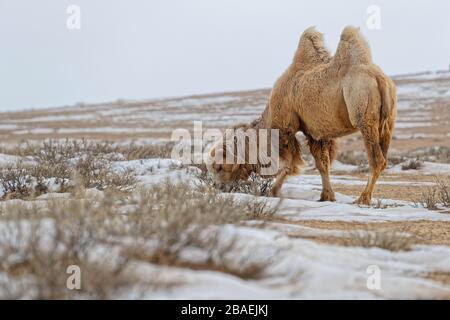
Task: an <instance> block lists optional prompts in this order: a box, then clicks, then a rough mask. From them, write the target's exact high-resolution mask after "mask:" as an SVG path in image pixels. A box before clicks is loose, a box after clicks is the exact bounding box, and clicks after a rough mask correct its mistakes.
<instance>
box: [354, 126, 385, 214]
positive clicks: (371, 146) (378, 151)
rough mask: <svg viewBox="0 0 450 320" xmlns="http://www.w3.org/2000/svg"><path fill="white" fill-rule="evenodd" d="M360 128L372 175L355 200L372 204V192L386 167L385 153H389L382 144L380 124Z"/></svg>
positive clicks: (359, 202)
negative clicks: (383, 148)
mask: <svg viewBox="0 0 450 320" xmlns="http://www.w3.org/2000/svg"><path fill="white" fill-rule="evenodd" d="M360 130H361V133H362V136H363V139H364V145H365V147H366V150H367V157H368V160H369V167H370V175H369V179H368V181H367V185H366V188H365V189H364V191H363V193H362V194H361V196H360V197H359V198H358V200H356V201H355V203H357V204H363V205H370V203H371V200H372V194H373V191H374V189H375V184H376V182H377V180H378V177H379V176H380V174H381V172H382V171H383V170H384V168H386V164H387V161H386V158H385V155H384V154H386V153H387V148H386V149H385V150H382V148H381V146H380V137H379V130H378V125H373V126H364V127H362V128H360ZM387 147H388V146H387Z"/></svg>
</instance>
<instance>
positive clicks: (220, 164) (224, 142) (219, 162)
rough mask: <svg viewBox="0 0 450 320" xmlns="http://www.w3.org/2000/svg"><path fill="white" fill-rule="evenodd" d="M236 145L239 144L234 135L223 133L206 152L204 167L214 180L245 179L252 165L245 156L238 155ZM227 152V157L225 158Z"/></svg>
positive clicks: (225, 182)
mask: <svg viewBox="0 0 450 320" xmlns="http://www.w3.org/2000/svg"><path fill="white" fill-rule="evenodd" d="M238 147H239V144H238V142H237V140H236V139H235V137H234V136H232V135H231V134H225V137H224V138H220V139H219V140H217V141H216V142H215V143H214V145H213V146H212V147H211V149H210V150H209V152H208V153H207V154H206V159H205V160H206V161H205V162H206V168H207V169H208V172H209V173H210V174H211V175H212V176H213V177H214V179H215V181H216V182H218V183H220V184H228V183H231V182H235V181H239V180H247V179H248V177H249V176H250V174H251V173H252V171H253V170H252V167H253V166H252V165H250V164H248V163H247V162H246V161H245V159H244V158H245V156H244V158H242V157H239V155H238V152H236V150H237V149H238ZM244 148H245V146H244ZM227 154H228V158H229V159H227ZM238 159H239V161H238Z"/></svg>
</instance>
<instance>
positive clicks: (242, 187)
mask: <svg viewBox="0 0 450 320" xmlns="http://www.w3.org/2000/svg"><path fill="white" fill-rule="evenodd" d="M196 167H197V168H199V169H200V173H199V174H198V175H197V177H198V178H199V179H200V181H201V184H202V185H206V186H208V187H210V188H214V189H217V190H219V191H221V192H228V193H246V194H251V195H255V196H263V197H266V196H268V195H269V192H270V190H271V189H272V187H273V184H274V179H273V178H264V177H261V176H260V175H258V174H256V173H251V174H250V177H249V178H248V179H247V180H239V181H234V182H230V183H227V184H224V183H217V182H216V181H215V180H214V178H213V177H212V176H211V175H210V174H209V173H208V171H207V170H206V166H204V165H197V166H196Z"/></svg>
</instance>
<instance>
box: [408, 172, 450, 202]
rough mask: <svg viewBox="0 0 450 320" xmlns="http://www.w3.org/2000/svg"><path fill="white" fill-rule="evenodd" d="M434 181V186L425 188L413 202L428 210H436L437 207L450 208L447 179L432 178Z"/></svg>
mask: <svg viewBox="0 0 450 320" xmlns="http://www.w3.org/2000/svg"><path fill="white" fill-rule="evenodd" d="M434 180H435V186H433V187H428V188H426V189H425V190H424V191H422V193H421V194H420V196H419V198H418V199H415V200H413V202H414V203H415V204H416V205H420V206H422V207H424V208H427V209H429V210H437V209H438V208H439V206H441V207H445V208H448V207H450V182H449V179H448V178H440V177H434Z"/></svg>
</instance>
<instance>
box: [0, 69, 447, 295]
mask: <svg viewBox="0 0 450 320" xmlns="http://www.w3.org/2000/svg"><path fill="white" fill-rule="evenodd" d="M395 81H396V83H397V86H398V96H399V116H398V122H397V129H396V132H395V140H394V141H393V151H398V150H403V152H404V153H403V154H407V155H409V154H410V155H411V156H410V157H409V158H408V159H407V160H405V161H403V160H402V161H403V162H401V163H399V164H396V165H392V166H390V167H389V168H388V169H386V171H385V173H384V175H383V176H382V177H381V179H380V181H379V182H378V184H377V185H378V189H379V190H384V191H383V199H381V198H378V199H377V197H375V199H374V200H373V206H372V207H364V206H357V205H354V204H353V201H354V200H355V199H356V196H357V193H359V192H361V191H362V190H363V188H364V186H365V184H366V175H367V174H366V173H362V172H361V170H360V169H361V167H360V166H357V165H354V164H348V163H343V162H340V161H335V162H334V163H333V175H332V177H331V183H332V185H333V186H336V189H337V190H340V191H339V192H336V198H337V201H336V202H333V203H332V202H319V201H318V199H319V197H320V192H321V179H320V176H319V175H318V173H317V171H315V170H314V169H313V166H312V165H311V163H310V164H309V165H308V166H307V167H306V168H305V170H304V173H303V174H301V175H299V176H296V177H290V178H289V179H288V181H287V182H286V183H285V185H284V186H283V189H282V190H281V197H280V198H265V197H258V201H264V202H266V203H267V205H269V206H270V207H272V208H276V213H275V214H274V215H273V216H271V217H270V219H266V220H264V219H255V220H250V221H245V222H242V223H234V224H231V223H230V224H225V225H215V226H210V227H209V228H208V230H209V231H210V232H213V233H214V234H215V235H216V236H217V239H218V240H219V241H218V243H219V245H223V246H224V247H225V249H226V244H227V243H228V242H229V239H233V241H236V244H235V247H234V249H233V250H229V251H227V252H226V254H225V255H224V257H223V259H225V260H226V262H227V264H229V265H234V266H237V267H239V266H245V265H262V266H263V269H262V271H261V274H260V275H259V276H258V277H256V278H252V277H242V276H239V275H236V274H231V273H227V272H223V271H221V270H217V269H215V270H212V269H209V270H208V269H207V268H197V269H196V268H190V267H189V266H177V265H172V266H167V265H164V264H158V263H149V262H145V261H140V260H139V261H134V262H133V275H134V276H136V277H138V278H140V279H142V281H144V280H146V279H149V278H152V277H154V275H155V274H157V275H158V281H159V282H161V283H171V284H172V285H161V286H159V287H156V288H152V289H151V290H146V291H145V292H144V294H143V295H142V293H141V292H139V293H138V292H137V290H135V288H129V290H126V291H125V292H122V293H121V295H119V297H123V298H134V297H143V298H149V299H166V298H167V299H191V298H192V299H213V298H217V299H315V298H321V299H324V298H331V299H337V298H344V299H366V298H367V299H400V298H406V299H421V298H423V299H428V298H438V299H450V285H449V283H450V281H449V279H450V213H449V211H448V208H444V207H442V206H438V208H437V210H428V209H426V208H425V207H424V206H423V205H421V204H418V203H415V202H414V201H412V199H411V198H413V196H414V197H415V196H417V195H420V193H421V192H423V191H425V190H427V189H428V188H433V187H434V186H436V182H435V180H434V176H437V177H440V178H447V179H448V178H450V164H449V163H448V162H447V163H446V162H445V161H442V159H437V158H438V156H437V155H436V154H434V153H433V155H432V156H433V157H435V158H436V159H437V160H439V161H436V162H432V161H433V160H431V161H428V160H429V159H427V160H426V161H423V163H422V166H420V167H419V168H417V169H411V170H405V169H404V168H403V166H404V165H405V164H407V162H408V161H409V160H410V159H414V158H415V157H416V153H414V152H415V150H416V149H417V148H425V147H427V148H428V147H431V146H443V147H450V142H449V135H450V131H449V129H448V128H449V124H450V112H449V106H450V103H449V101H450V74H449V73H448V72H441V73H426V74H420V75H405V76H399V77H395ZM267 95H268V90H255V91H249V92H241V93H223V94H214V95H206V96H192V97H184V98H171V99H158V100H151V101H117V102H116V103H111V104H100V105H76V106H72V107H61V108H55V109H48V110H37V111H27V112H22V113H4V114H1V115H0V142H1V143H2V145H1V147H2V149H1V150H0V167H3V168H4V167H6V166H8V165H14V164H15V163H17V161H19V160H22V161H23V163H25V164H27V165H31V166H36V165H37V163H36V162H33V160H32V159H31V158H30V157H29V156H26V157H20V156H18V155H13V154H7V149H8V147H11V146H14V145H16V144H17V143H18V142H19V141H21V140H22V139H27V140H36V141H40V140H42V139H43V138H49V137H50V138H56V139H64V138H66V137H69V138H76V139H79V138H82V137H88V138H92V139H108V140H113V141H116V142H117V143H118V145H121V146H127V145H130V144H131V142H133V143H134V144H137V145H142V146H145V145H148V144H149V143H154V142H157V141H162V140H167V139H169V138H170V133H171V131H172V130H173V129H175V128H187V129H190V130H191V129H192V126H193V123H192V121H194V120H202V121H203V122H204V126H205V128H208V127H211V128H213V127H218V128H221V129H222V128H225V127H227V126H230V125H233V124H236V123H239V122H247V121H250V120H252V119H253V118H254V117H255V116H257V115H258V114H259V113H260V112H261V111H262V110H263V109H264V106H265V103H266V100H267ZM342 145H343V149H344V150H350V151H351V150H356V151H359V150H362V149H361V148H362V147H361V141H360V140H359V139H357V138H356V137H355V136H352V137H349V138H345V139H343V141H342ZM117 160H120V161H117ZM111 170H113V171H115V172H123V171H126V170H132V171H133V172H134V173H135V174H136V175H137V181H138V188H140V187H142V188H144V189H148V188H150V187H151V186H153V185H155V184H158V183H160V182H161V181H164V180H165V179H170V180H171V181H172V182H174V183H178V182H185V183H189V184H192V186H193V187H194V186H195V185H196V184H198V183H199V180H198V179H199V178H198V174H199V169H198V168H196V167H189V166H184V165H182V164H181V163H179V162H177V161H173V160H171V159H165V158H156V159H155V158H152V159H147V158H143V159H135V160H126V159H125V158H124V157H120V155H119V156H117V157H116V158H115V159H114V161H112V167H111ZM1 182H2V181H0V183H1ZM44 182H45V183H47V184H48V186H49V188H48V190H47V192H45V193H43V194H40V195H39V196H37V197H36V198H34V199H32V198H24V199H8V198H3V200H2V201H0V215H1V213H5V212H6V211H5V210H8V208H9V206H11V205H15V204H22V205H23V204H25V205H27V206H29V207H31V206H34V205H36V206H38V207H41V206H42V207H43V206H45V205H47V204H48V203H49V202H51V201H54V200H55V199H56V200H58V201H66V200H69V199H73V198H74V195H73V194H72V193H71V192H70V191H67V190H62V183H61V181H57V180H56V179H52V178H49V179H46V180H45V181H44ZM1 188H2V187H1V184H0V197H3V196H4V192H3V190H1ZM341 190H342V191H341ZM355 190H356V191H355ZM105 194H106V193H105V192H104V191H101V190H98V189H95V188H94V187H92V188H88V190H86V193H85V197H86V198H92V199H96V198H97V197H105ZM133 195H135V192H133ZM223 196H224V197H232V198H233V199H235V200H237V201H247V200H249V199H254V198H255V196H253V195H249V194H243V193H224V194H223ZM118 208H120V205H118ZM120 209H121V210H120V211H121V212H122V213H126V211H127V210H126V209H127V207H126V206H124V207H123V208H120ZM6 213H7V212H6ZM422 225H426V226H427V228H429V229H426V230H425V231H424V229H423V228H422V227H421V226H422ZM415 226H418V227H417V229H415V228H416V227H415ZM5 228H6V227H5V224H4V223H3V222H0V241H2V238H1V237H2V234H3V233H2V232H3V231H4V229H5ZM384 228H385V229H386V230H394V231H395V232H397V233H398V234H403V233H404V234H405V235H406V236H408V237H409V236H412V237H414V238H417V239H416V240H417V241H414V242H413V243H412V244H411V245H410V246H409V247H408V248H407V249H404V250H403V249H402V250H390V249H389V248H383V245H368V246H365V245H364V244H363V243H362V242H361V241H360V242H358V241H356V242H351V241H350V242H348V241H347V240H348V239H350V240H352V239H353V238H354V237H355V233H357V234H359V235H363V237H369V236H371V235H378V234H379V232H380V230H384ZM383 232H384V231H383ZM424 233H425V234H426V236H424V235H423V234H424ZM398 234H397V235H396V236H398ZM399 241H400V240H399ZM191 249H192V248H185V249H184V251H183V252H182V255H183V257H184V259H185V260H186V261H188V262H189V261H191V262H193V263H194V262H198V261H199V260H200V261H201V260H202V257H204V256H205V252H201V250H200V252H199V251H198V250H197V251H196V250H191ZM225 249H224V250H225ZM1 254H2V252H0V255H1ZM111 255H114V253H113V252H111ZM111 259H112V260H113V257H112V258H111ZM374 270H375V271H374ZM377 270H378V271H377ZM374 272H375V273H374ZM377 272H378V273H377ZM374 275H379V280H380V282H379V284H380V286H379V287H378V288H373V287H372V286H371V285H370V283H371V282H370V281H371V279H372V280H373V276H374ZM3 277H4V275H2V274H1V272H0V284H1V281H2V279H3ZM9 280H11V279H9ZM368 282H369V285H368ZM0 288H1V286H0Z"/></svg>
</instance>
